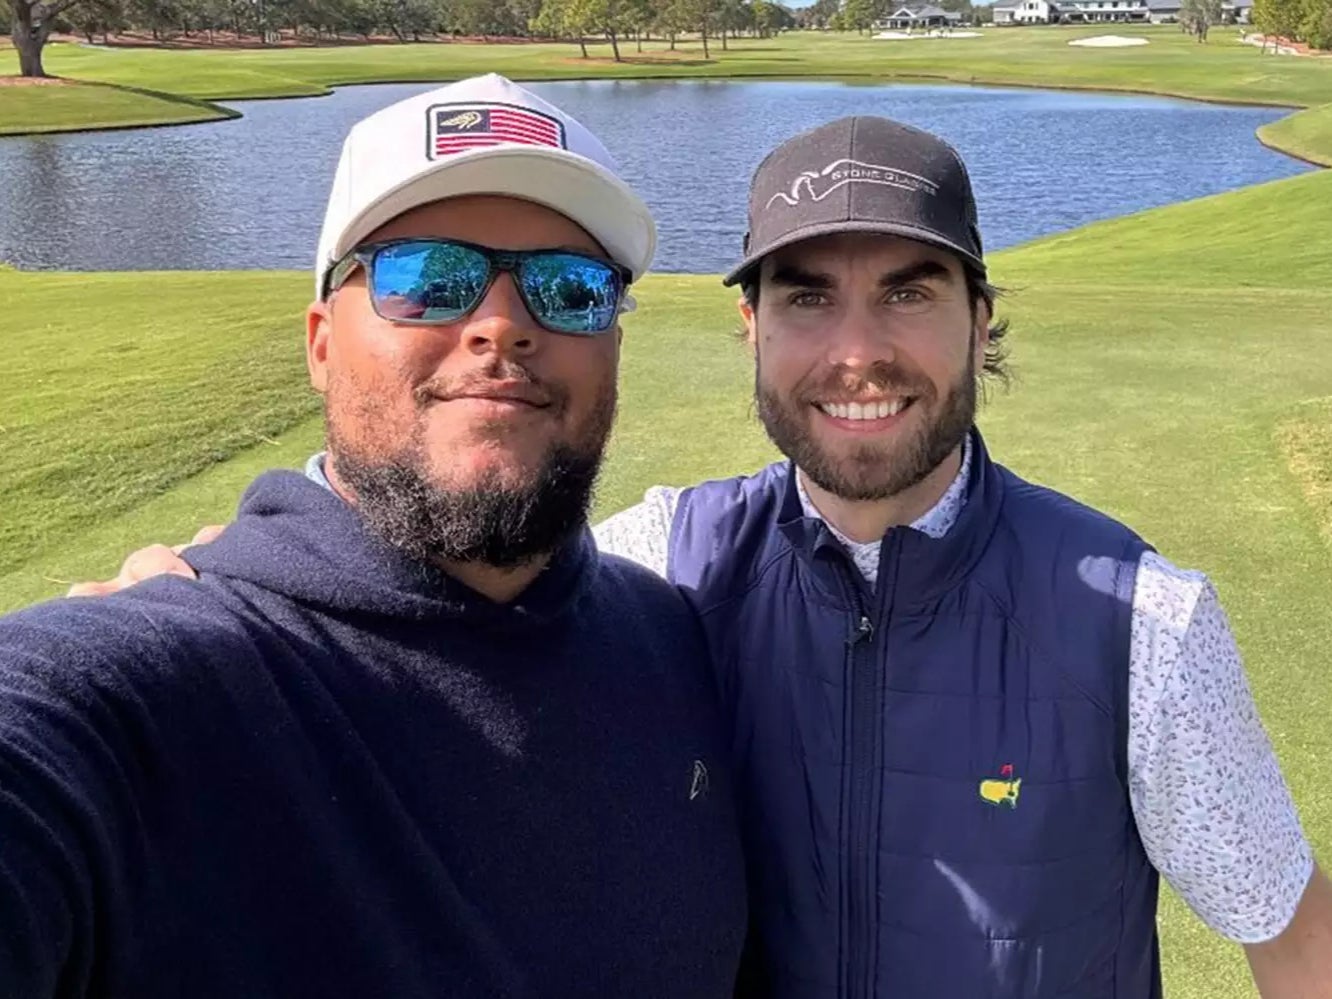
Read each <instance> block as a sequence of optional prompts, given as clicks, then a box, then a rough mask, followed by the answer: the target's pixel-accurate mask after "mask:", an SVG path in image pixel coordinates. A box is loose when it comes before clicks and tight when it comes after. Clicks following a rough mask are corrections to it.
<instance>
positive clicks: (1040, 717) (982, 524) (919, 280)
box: [597, 117, 1332, 999]
mask: <svg viewBox="0 0 1332 999" xmlns="http://www.w3.org/2000/svg"><path fill="white" fill-rule="evenodd" d="M726 283H727V284H728V285H738V286H739V287H740V289H741V301H740V313H741V316H742V318H743V321H744V324H745V329H746V332H747V334H748V339H749V342H750V344H751V345H752V347H753V350H754V354H755V361H756V375H755V398H756V402H757V408H758V412H759V415H760V417H761V419H762V421H763V425H764V427H765V428H766V430H767V432H768V435H769V436H770V437H771V438H772V440H773V442H774V443H775V444H776V445H777V446H778V448H780V449H781V451H782V452H783V453H784V454H785V455H786V456H787V458H789V459H790V460H789V461H786V462H780V463H777V464H774V465H771V466H769V467H768V468H766V469H764V470H763V471H761V472H759V473H758V474H756V475H753V476H741V477H738V478H734V479H727V480H724V481H719V482H708V483H704V484H702V485H699V486H696V487H694V488H691V489H682V490H677V489H664V488H656V489H653V490H650V491H649V493H648V495H647V496H646V498H645V500H644V502H643V503H642V504H640V505H639V506H637V507H634V508H632V509H630V510H627V511H625V512H623V513H621V514H618V515H617V516H615V517H612V518H611V519H610V520H609V521H607V522H606V523H604V524H602V525H601V526H600V528H599V529H598V531H597V535H598V542H599V544H600V545H601V547H602V548H603V550H611V551H616V552H619V553H621V554H624V555H627V556H629V557H631V558H636V559H638V560H639V561H641V562H643V563H644V564H646V565H649V566H650V567H652V568H653V569H654V570H656V571H658V572H661V573H662V574H663V575H665V576H666V577H667V578H669V579H670V580H671V581H672V582H674V583H675V584H676V585H677V586H679V587H680V588H681V589H682V591H683V592H684V593H685V594H686V595H687V597H688V598H689V600H690V602H691V603H692V604H693V606H694V607H695V609H696V610H697V612H698V614H699V616H700V618H701V620H702V621H703V624H704V628H705V630H706V632H707V633H708V635H709V638H710V641H711V644H712V650H713V656H714V660H715V662H716V663H717V666H718V669H719V670H720V678H719V680H720V687H721V689H722V691H723V693H724V696H725V699H726V704H727V709H728V711H729V712H730V716H731V719H732V725H733V745H734V746H735V765H736V767H737V768H738V772H737V780H738V784H739V788H740V795H741V801H740V804H741V813H742V822H743V826H744V829H745V834H746V846H747V860H748V866H749V871H750V905H751V911H752V919H753V921H754V924H755V935H754V940H753V941H752V944H751V946H752V949H753V950H754V952H755V954H756V957H757V960H756V962H755V963H756V965H757V967H759V968H760V969H761V971H762V974H763V975H764V976H766V981H765V982H764V983H763V985H762V986H761V987H760V989H759V991H760V992H761V993H762V994H765V995H771V996H779V997H783V999H809V997H815V996H818V997H823V996H827V997H832V996H839V997H842V996H845V997H857V999H859V997H871V996H879V997H883V999H888V997H893V999H978V997H987V999H999V997H1003V999H1018V997H1046V996H1049V997H1053V996H1076V997H1079V999H1148V997H1152V996H1159V995H1160V990H1161V979H1160V970H1159V961H1158V953H1157V938H1156V904H1157V877H1158V872H1160V873H1162V874H1164V875H1165V876H1166V879H1167V880H1168V881H1169V883H1170V884H1171V885H1172V886H1173V887H1174V888H1175V889H1176V891H1177V892H1178V893H1179V894H1180V895H1181V896H1182V897H1183V898H1184V899H1185V900H1186V901H1187V902H1188V904H1189V905H1190V906H1191V907H1192V908H1193V910H1194V911H1195V912H1196V913H1197V914H1198V915H1199V916H1200V917H1201V918H1202V919H1203V920H1204V921H1205V922H1206V923H1207V924H1208V925H1209V926H1210V927H1212V928H1213V929H1214V930H1216V931H1217V932H1219V933H1221V934H1223V935H1225V936H1227V937H1229V938H1230V939H1233V940H1236V941H1239V942H1240V943H1243V944H1244V945H1245V946H1246V950H1247V953H1248V956H1249V959H1250V962H1251V965H1252V968H1253V971H1254V974H1255V978H1256V980H1257V981H1258V983H1259V985H1260V987H1261V989H1262V993H1263V996H1264V997H1265V999H1274V997H1275V999H1289V997H1294V996H1319V997H1327V996H1332V891H1330V890H1329V885H1328V882H1327V880H1326V879H1325V878H1324V877H1323V875H1321V874H1320V873H1318V872H1317V870H1316V868H1315V866H1314V862H1313V858H1312V855H1311V851H1310V849H1309V845H1308V843H1307V841H1306V839H1305V837H1304V835H1303V833H1302V831H1301V828H1300V824H1299V820H1298V818H1297V816H1296V813H1295V809H1294V807H1293V805H1292V803H1291V799H1290V795H1289V793H1288V791H1287V788H1286V785H1285V783H1284V781H1283V779H1282V777H1281V773H1280V771H1279V769H1278V766H1277V761H1276V758H1275V756H1274V754H1273V751H1272V747H1271V744H1270V743H1269V741H1268V739H1267V737H1266V735H1265V733H1264V731H1263V728H1262V726H1261V724H1260V722H1259V719H1258V716H1257V713H1256V711H1255V708H1254V703H1253V700H1252V697H1251V696H1250V693H1249V689H1248V686H1247V684H1246V682H1245V677H1244V672H1243V669H1242V667H1241V665H1240V660H1239V655H1238V652H1237V650H1236V647H1235V642H1234V639H1233V637H1232V636H1231V633H1230V629H1229V627H1228V625H1227V622H1226V619H1225V616H1224V615H1223V613H1222V611H1221V608H1220V606H1219V604H1218V601H1217V596H1216V592H1215V590H1214V589H1213V588H1212V586H1211V585H1210V584H1209V583H1208V581H1207V579H1206V578H1205V577H1204V576H1203V575H1201V574H1200V573H1197V572H1188V571H1184V570H1181V569H1178V568H1176V567H1175V566H1173V565H1171V564H1170V563H1169V562H1168V561H1166V560H1165V559H1164V558H1162V557H1161V556H1160V555H1158V554H1157V553H1156V552H1155V551H1153V550H1152V549H1151V548H1150V547H1149V546H1148V545H1147V543H1145V542H1144V541H1143V540H1142V539H1140V538H1139V537H1138V536H1137V535H1136V534H1134V533H1133V531H1131V530H1130V529H1129V528H1127V527H1124V526H1123V525H1121V524H1118V523H1116V522H1114V521H1113V520H1111V519H1110V518H1108V517H1106V516H1104V515H1102V514H1100V513H1097V512H1095V511H1093V510H1090V509H1088V508H1086V507H1084V506H1081V505H1079V504H1078V503H1076V502H1074V501H1073V500H1071V499H1069V498H1067V497H1064V496H1061V495H1059V494H1057V493H1054V492H1052V491H1050V490H1048V489H1043V488H1040V487H1038V486H1035V485H1033V484H1030V483H1027V482H1024V481H1022V480H1021V479H1019V478H1018V477H1017V476H1015V475H1014V474H1013V473H1011V472H1009V471H1008V470H1006V469H1004V468H1003V467H1002V466H1000V465H998V464H997V463H995V462H994V461H993V460H992V459H991V457H990V455H989V453H988V452H987V450H986V447H985V442H984V441H983V440H982V438H981V435H980V433H979V432H978V431H977V430H976V428H975V426H974V420H975V415H976V405H977V394H978V393H977V390H978V385H979V380H980V378H981V377H983V376H984V375H986V374H994V375H1002V374H1003V349H1002V348H1003V343H1002V338H1003V335H1004V333H1005V332H1006V330H1005V326H1004V325H1003V324H996V323H994V322H993V320H992V315H993V308H994V300H995V293H994V290H993V289H992V288H991V286H990V285H989V284H988V283H987V280H986V267H985V260H984V256H983V252H982V246H981V236H980V230H979V227H978V224H977V216H976V207H975V202H974V200H973V196H972V191H971V184H970V181H969V179H968V176H967V171H966V167H965V166H964V164H963V162H962V160H961V159H960V157H959V156H958V154H957V153H956V152H955V151H954V150H953V149H952V148H951V147H950V146H949V145H947V144H946V143H944V142H942V141H940V140H939V139H938V138H936V137H935V136H933V135H929V134H927V133H925V132H921V131H918V130H916V129H912V128H908V127H906V126H903V125H900V124H897V123H895V122H891V121H887V120H884V119H881V118H873V117H853V118H846V119H843V120H841V121H836V122H833V123H831V124H829V125H826V126H823V127H821V128H818V129H815V130H813V131H811V132H807V133H805V134H803V135H799V136H796V137H795V138H793V139H791V140H789V141H788V142H785V143H783V144H782V145H781V146H780V147H778V148H777V149H776V150H775V151H773V152H772V154H771V155H769V156H768V157H767V159H765V160H764V161H763V163H762V164H761V165H760V166H759V168H758V170H757V172H756V174H755V175H754V179H753V184H752V187H751V191H750V202H749V232H748V235H747V236H746V240H745V256H744V259H743V260H742V261H741V263H740V264H739V265H738V266H737V267H736V268H735V269H734V270H733V271H732V272H731V273H730V274H729V275H727V277H726Z"/></svg>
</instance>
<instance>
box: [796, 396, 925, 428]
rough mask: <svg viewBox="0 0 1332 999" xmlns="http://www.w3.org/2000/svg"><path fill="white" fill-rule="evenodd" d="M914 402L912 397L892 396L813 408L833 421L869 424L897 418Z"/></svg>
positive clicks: (823, 403)
mask: <svg viewBox="0 0 1332 999" xmlns="http://www.w3.org/2000/svg"><path fill="white" fill-rule="evenodd" d="M915 401H916V400H915V398H914V397H912V396H893V397H891V398H887V399H869V400H862V401H859V402H816V403H814V407H815V408H816V409H818V410H819V411H820V412H822V413H823V414H824V415H826V416H831V417H832V418H833V419H834V420H851V421H856V422H869V421H871V420H886V419H888V418H889V417H893V416H897V415H898V414H899V413H901V412H902V411H903V410H905V409H906V408H907V407H908V406H910V405H911V404H912V403H913V402H915Z"/></svg>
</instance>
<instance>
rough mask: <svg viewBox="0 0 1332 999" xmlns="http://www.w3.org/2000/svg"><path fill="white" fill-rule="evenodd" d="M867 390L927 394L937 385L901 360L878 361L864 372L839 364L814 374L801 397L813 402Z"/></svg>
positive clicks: (801, 390) (803, 388) (917, 394)
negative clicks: (898, 362)
mask: <svg viewBox="0 0 1332 999" xmlns="http://www.w3.org/2000/svg"><path fill="white" fill-rule="evenodd" d="M866 391H874V392H882V393H885V394H887V393H891V394H894V395H911V396H925V395H928V394H930V393H931V392H932V391H933V385H932V384H931V382H930V381H929V379H928V378H925V377H924V376H923V375H919V374H912V373H910V372H907V371H904V370H903V369H902V367H901V366H900V365H898V364H891V363H889V362H887V361H875V362H874V363H873V364H872V365H870V367H869V368H868V369H867V370H865V371H864V372H856V371H852V370H850V369H849V368H844V367H838V368H833V369H832V370H831V371H829V372H828V373H827V374H826V375H822V376H818V377H811V378H810V379H809V380H808V382H807V384H805V385H802V386H801V388H800V390H799V392H798V397H799V398H800V400H801V401H803V402H810V401H815V400H819V399H826V398H828V397H829V396H836V395H841V394H846V395H858V394H860V393H862V392H866Z"/></svg>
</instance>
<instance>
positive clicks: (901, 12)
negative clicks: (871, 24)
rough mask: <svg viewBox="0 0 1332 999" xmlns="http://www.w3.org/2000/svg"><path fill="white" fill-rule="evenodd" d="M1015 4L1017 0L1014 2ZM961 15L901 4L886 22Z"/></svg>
mask: <svg viewBox="0 0 1332 999" xmlns="http://www.w3.org/2000/svg"><path fill="white" fill-rule="evenodd" d="M1015 2H1017V0H1015ZM961 16H962V15H961V14H954V13H952V12H951V11H947V10H944V9H943V8H942V7H936V6H935V5H934V4H914V3H911V4H903V5H902V6H901V7H898V8H897V10H895V11H893V13H892V14H890V15H889V16H888V20H902V19H904V18H908V17H911V18H916V19H918V20H924V19H926V18H930V17H943V18H952V17H958V18H961Z"/></svg>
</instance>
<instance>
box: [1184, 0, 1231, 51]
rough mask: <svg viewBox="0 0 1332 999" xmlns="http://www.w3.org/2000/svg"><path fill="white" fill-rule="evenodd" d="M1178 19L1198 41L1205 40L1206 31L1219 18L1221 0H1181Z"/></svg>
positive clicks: (1217, 21) (1218, 20)
mask: <svg viewBox="0 0 1332 999" xmlns="http://www.w3.org/2000/svg"><path fill="white" fill-rule="evenodd" d="M1179 20H1180V23H1181V24H1183V25H1184V26H1185V27H1186V28H1187V29H1188V30H1189V32H1190V33H1191V34H1193V35H1195V36H1196V37H1197V39H1198V41H1199V42H1205V41H1207V32H1208V30H1209V29H1210V28H1211V27H1212V25H1214V24H1217V23H1219V22H1220V20H1221V0H1182V3H1181V4H1180V7H1179Z"/></svg>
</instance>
